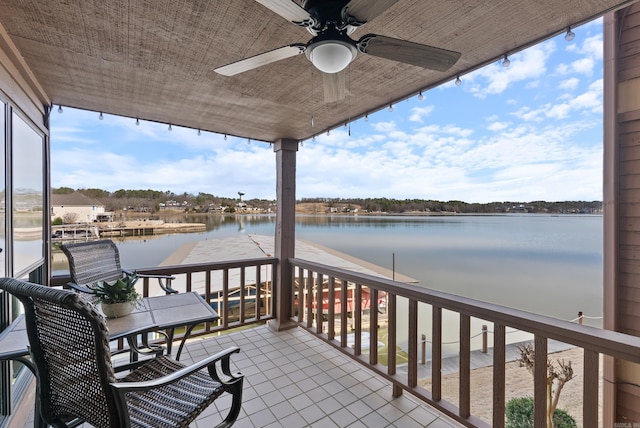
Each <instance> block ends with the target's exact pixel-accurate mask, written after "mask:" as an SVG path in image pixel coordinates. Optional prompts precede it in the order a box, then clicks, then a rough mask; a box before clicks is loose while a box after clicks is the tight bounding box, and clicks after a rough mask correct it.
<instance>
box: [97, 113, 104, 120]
mask: <svg viewBox="0 0 640 428" xmlns="http://www.w3.org/2000/svg"><path fill="white" fill-rule="evenodd" d="M98 119H100V120H102V119H104V116H103V115H102V112H100V116H98Z"/></svg>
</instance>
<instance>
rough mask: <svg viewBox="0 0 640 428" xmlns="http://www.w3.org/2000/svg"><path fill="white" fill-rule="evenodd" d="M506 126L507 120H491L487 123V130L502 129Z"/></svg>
mask: <svg viewBox="0 0 640 428" xmlns="http://www.w3.org/2000/svg"><path fill="white" fill-rule="evenodd" d="M508 126H509V124H508V123H507V122H493V123H490V124H489V125H487V129H488V130H489V131H502V130H503V129H505V128H506V127H508Z"/></svg>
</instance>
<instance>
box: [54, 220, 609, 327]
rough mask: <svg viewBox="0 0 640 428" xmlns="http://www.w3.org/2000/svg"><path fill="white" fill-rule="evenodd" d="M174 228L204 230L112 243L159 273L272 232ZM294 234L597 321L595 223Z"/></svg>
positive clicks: (373, 226) (479, 294)
mask: <svg viewBox="0 0 640 428" xmlns="http://www.w3.org/2000/svg"><path fill="white" fill-rule="evenodd" d="M182 221H189V222H201V223H206V224H207V231H206V232H204V233H189V234H175V235H158V236H153V237H148V238H146V239H125V240H122V241H118V240H117V239H115V241H116V243H117V245H118V247H119V249H120V253H121V254H120V256H121V259H122V262H123V265H124V267H127V268H139V267H150V266H157V265H158V264H159V263H161V262H162V261H163V260H164V259H166V258H167V257H168V256H169V255H170V254H172V253H173V252H174V251H175V250H176V249H177V248H179V247H180V246H181V245H182V244H184V243H187V242H194V241H201V240H207V239H216V238H221V237H227V236H233V235H238V234H258V235H270V236H272V235H273V234H274V230H275V217H274V216H236V217H233V216H228V217H222V216H197V217H188V216H187V217H184V218H183V219H182ZM296 235H297V237H298V238H300V239H305V240H307V241H312V242H317V243H318V244H321V245H324V246H326V247H329V248H332V249H335V250H337V251H340V252H343V253H346V254H349V255H351V256H354V257H357V258H360V259H362V260H366V261H368V262H371V263H374V264H377V265H379V266H382V267H385V268H388V269H392V267H393V258H394V254H395V269H396V271H397V272H399V273H402V274H404V275H408V276H410V277H412V278H415V279H417V280H419V281H420V285H421V286H425V287H429V288H432V289H436V290H440V291H446V292H449V293H453V294H457V295H462V296H466V297H471V298H475V299H478V300H483V301H488V302H492V303H497V304H500V305H505V306H509V307H513V308H518V309H522V310H526V311H530V312H535V313H539V314H544V315H550V316H554V317H556V318H560V319H566V320H569V319H574V318H576V317H577V314H578V311H583V312H584V313H585V315H587V316H593V317H599V316H601V314H602V216H590V215H575V216H571V215H562V216H552V215H541V214H529V215H527V214H515V215H487V216H462V215H456V216H442V217H434V216H378V217H374V216H298V217H297V219H296ZM55 269H64V267H62V268H60V267H59V266H58V267H56V266H54V270H55ZM587 322H588V323H589V324H592V325H600V322H601V321H600V320H599V319H594V320H587Z"/></svg>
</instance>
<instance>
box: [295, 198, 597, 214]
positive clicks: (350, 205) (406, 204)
mask: <svg viewBox="0 0 640 428" xmlns="http://www.w3.org/2000/svg"><path fill="white" fill-rule="evenodd" d="M301 202H306V203H324V204H327V205H328V206H329V207H331V208H334V209H335V210H337V211H342V210H343V209H344V208H346V209H347V210H351V209H354V208H358V209H359V210H363V211H365V212H381V213H383V212H384V213H418V212H432V213H440V212H441V213H445V212H447V213H462V214H491V213H505V212H526V213H558V214H569V213H584V214H592V213H599V212H601V211H602V202H601V201H563V202H547V201H533V202H520V201H505V202H489V203H468V202H464V201H457V200H451V201H435V200H430V199H429V200H426V199H390V198H333V199H331V198H305V199H303V200H302V201H301Z"/></svg>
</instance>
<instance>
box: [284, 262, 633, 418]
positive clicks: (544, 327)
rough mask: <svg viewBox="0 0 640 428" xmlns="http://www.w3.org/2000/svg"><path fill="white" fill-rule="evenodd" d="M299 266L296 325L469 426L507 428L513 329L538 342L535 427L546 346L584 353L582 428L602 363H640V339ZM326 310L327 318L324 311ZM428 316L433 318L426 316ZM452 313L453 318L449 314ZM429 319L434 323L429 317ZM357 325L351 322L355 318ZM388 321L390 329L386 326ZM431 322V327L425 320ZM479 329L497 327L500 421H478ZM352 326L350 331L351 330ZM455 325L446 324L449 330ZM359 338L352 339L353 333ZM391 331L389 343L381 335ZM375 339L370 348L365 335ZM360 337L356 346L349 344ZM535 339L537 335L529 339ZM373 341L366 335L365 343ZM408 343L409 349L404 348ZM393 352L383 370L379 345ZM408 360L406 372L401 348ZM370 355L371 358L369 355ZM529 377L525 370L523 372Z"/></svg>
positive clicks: (541, 405) (496, 409)
mask: <svg viewBox="0 0 640 428" xmlns="http://www.w3.org/2000/svg"><path fill="white" fill-rule="evenodd" d="M290 262H291V264H292V266H293V271H294V272H293V273H294V281H295V284H294V286H293V296H292V301H293V305H294V308H293V314H294V319H295V320H296V321H297V323H298V324H299V325H300V326H301V327H303V328H305V329H306V330H308V331H309V332H311V333H313V334H315V335H316V336H317V337H319V338H321V339H322V340H324V341H326V342H328V343H330V344H332V345H333V346H335V347H336V348H338V349H340V350H342V352H344V353H345V354H347V355H349V356H351V357H352V358H353V359H355V360H357V361H359V362H360V363H362V364H364V365H366V366H368V367H369V368H370V369H371V370H373V371H375V372H376V373H378V374H379V375H380V376H383V377H385V378H387V379H389V380H390V381H391V382H392V383H393V385H394V386H393V394H394V395H395V396H398V395H400V394H401V393H402V391H403V390H404V391H408V392H409V393H411V394H413V395H415V396H416V397H418V398H420V399H421V400H423V401H425V402H426V403H428V404H429V405H431V406H433V407H435V408H437V409H438V410H440V411H442V412H444V413H445V414H447V415H449V416H451V417H452V418H454V419H456V420H458V421H459V422H461V423H463V424H464V425H466V426H471V427H476V426H478V427H488V426H494V427H504V425H505V378H506V376H505V366H506V361H505V349H506V346H507V341H506V337H507V336H506V334H507V328H512V329H517V330H521V331H523V332H528V333H530V334H532V335H533V343H534V346H535V361H534V370H533V375H534V376H533V392H534V409H535V410H534V421H535V426H536V427H540V426H546V422H545V421H546V406H547V403H546V397H547V395H546V394H547V383H546V381H547V361H548V354H547V349H548V348H547V346H548V340H549V339H554V340H558V341H561V342H563V343H566V344H570V345H573V346H575V347H579V348H582V349H583V350H584V372H583V373H582V378H583V379H582V380H583V385H584V386H583V397H582V399H583V402H582V406H583V410H582V412H583V414H582V418H583V426H584V427H594V428H595V427H597V426H598V399H599V398H598V397H599V386H598V383H599V364H600V361H599V360H600V355H605V356H611V357H615V358H617V359H619V360H626V361H630V362H634V363H640V338H638V337H635V336H629V335H625V334H622V333H616V332H613V331H608V330H602V329H598V328H595V327H589V326H583V325H578V324H574V323H571V322H568V321H561V320H557V319H554V318H550V317H546V316H541V315H536V314H532V313H528V312H524V311H519V310H516V309H511V308H506V307H502V306H498V305H494V304H490V303H484V302H480V301H476V300H472V299H468V298H464V297H459V296H455V295H451V294H447V293H443V292H438V291H432V290H428V289H425V288H422V287H418V286H415V285H409V284H404V283H399V282H395V281H391V280H386V279H382V278H379V277H375V276H371V275H365V274H359V273H355V272H353V271H348V270H344V269H339V268H334V267H331V266H327V265H322V264H319V263H315V262H311V261H307V260H301V259H290ZM320 308H322V310H321V309H320ZM425 309H428V310H425ZM443 311H445V312H446V313H447V315H451V313H453V314H454V317H455V318H457V320H455V321H456V322H455V323H454V324H455V325H456V326H458V328H457V330H458V331H457V338H456V339H457V340H456V341H459V347H458V350H457V351H456V353H457V356H458V357H459V371H458V375H459V394H458V395H459V396H458V397H457V400H458V401H457V402H458V404H457V405H454V404H452V402H451V401H447V400H445V399H443V391H442V380H443V379H442V363H443V349H445V347H447V343H446V341H445V340H444V336H443V326H444V322H443V320H444V319H446V320H447V321H448V320H449V318H446V317H445V318H443ZM450 311H451V313H450ZM425 314H427V315H425ZM349 317H351V318H349ZM383 317H384V318H386V327H381V325H380V324H381V322H380V321H381V319H382V318H383ZM425 318H426V319H425ZM472 321H473V322H474V323H475V322H478V321H480V322H482V323H483V324H491V323H492V324H493V335H494V341H493V351H494V352H493V400H492V402H493V412H492V413H493V420H492V421H490V422H491V423H489V421H484V420H482V419H480V418H479V417H477V416H474V415H472V414H471V408H472V385H471V351H472V339H473V337H474V335H472V331H471V325H472ZM349 324H350V325H349ZM449 324H450V323H449V322H447V325H449ZM424 325H427V326H429V327H430V329H431V334H430V336H431V340H430V342H431V345H430V346H431V349H430V351H431V360H432V361H431V363H432V365H431V367H432V369H431V374H430V377H431V388H430V390H428V389H426V388H425V387H422V386H419V385H418V364H419V357H420V356H419V352H418V344H419V342H420V340H419V339H418V328H419V326H420V327H423V326H424ZM350 331H353V333H350ZM383 331H384V337H383V334H382V332H383ZM367 332H368V333H369V337H368V341H367V342H366V343H363V340H362V337H363V333H367ZM350 336H352V337H353V341H352V344H351V343H349V342H350V341H349V337H350ZM529 336H530V335H529ZM364 337H366V334H365V335H364ZM405 339H406V341H405ZM381 342H383V343H384V345H385V346H386V348H387V349H388V350H389V352H388V354H387V356H386V361H383V362H384V364H381V355H379V351H378V345H379V343H381ZM401 342H402V343H404V344H405V348H406V350H402V351H401V352H400V354H401V356H402V357H406V359H407V363H406V367H403V369H406V370H399V368H400V366H401V364H400V363H399V361H398V354H399V352H397V351H396V349H398V345H400V344H401ZM367 349H368V350H367ZM522 370H525V369H524V368H523V369H522Z"/></svg>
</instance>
